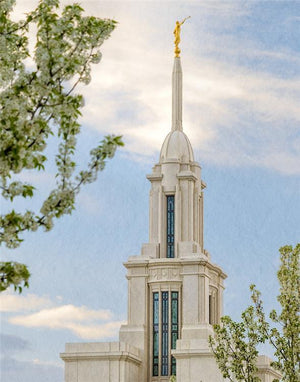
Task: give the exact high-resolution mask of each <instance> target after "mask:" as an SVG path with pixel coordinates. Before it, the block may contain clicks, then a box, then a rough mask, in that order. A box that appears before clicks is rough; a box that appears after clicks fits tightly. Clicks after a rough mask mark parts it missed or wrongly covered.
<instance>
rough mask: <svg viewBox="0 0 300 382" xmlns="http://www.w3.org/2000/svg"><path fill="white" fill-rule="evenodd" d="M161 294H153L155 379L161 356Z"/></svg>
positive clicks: (153, 368)
mask: <svg viewBox="0 0 300 382" xmlns="http://www.w3.org/2000/svg"><path fill="white" fill-rule="evenodd" d="M158 317H159V294H158V292H154V293H153V354H152V356H153V365H152V374H153V377H156V376H158V356H159V354H158V353H159V318H158Z"/></svg>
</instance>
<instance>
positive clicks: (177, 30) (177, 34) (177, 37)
mask: <svg viewBox="0 0 300 382" xmlns="http://www.w3.org/2000/svg"><path fill="white" fill-rule="evenodd" d="M190 17H191V16H189V17H186V18H185V19H184V20H183V21H181V22H180V21H176V26H175V29H174V32H173V33H174V36H175V40H174V44H175V50H174V53H175V57H179V54H180V49H179V47H178V45H179V43H180V32H181V25H182V24H183V23H184V22H185V20H187V19H189V18H190Z"/></svg>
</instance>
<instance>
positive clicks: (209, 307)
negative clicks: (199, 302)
mask: <svg viewBox="0 0 300 382" xmlns="http://www.w3.org/2000/svg"><path fill="white" fill-rule="evenodd" d="M208 315H209V317H208V322H209V323H210V324H211V325H212V324H213V320H212V296H211V294H210V295H209V297H208Z"/></svg>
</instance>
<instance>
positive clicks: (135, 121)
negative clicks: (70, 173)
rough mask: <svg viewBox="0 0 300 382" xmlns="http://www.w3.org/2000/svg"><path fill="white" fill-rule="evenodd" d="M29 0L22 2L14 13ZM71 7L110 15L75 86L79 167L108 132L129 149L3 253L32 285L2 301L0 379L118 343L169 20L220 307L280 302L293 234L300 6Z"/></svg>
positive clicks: (236, 309)
mask: <svg viewBox="0 0 300 382" xmlns="http://www.w3.org/2000/svg"><path fill="white" fill-rule="evenodd" d="M33 4H34V2H33V1H29V0H28V1H22V2H21V1H20V2H19V4H18V10H17V14H18V15H19V14H21V13H22V12H23V13H24V12H26V11H28V10H30V9H32V7H33ZM81 4H82V6H83V7H84V8H85V9H86V12H87V14H93V15H97V16H99V17H110V18H114V19H116V20H117V21H118V22H119V24H118V27H117V29H116V30H115V31H114V32H113V34H112V36H111V38H110V39H109V40H107V41H106V42H105V43H104V45H103V49H102V53H103V59H102V61H101V62H100V64H99V65H97V66H95V67H94V70H93V72H92V82H91V83H90V84H89V85H88V86H87V87H82V89H80V90H81V91H82V93H83V94H84V96H85V107H84V108H83V110H82V112H83V116H82V121H81V123H82V133H81V137H80V144H79V153H78V168H82V167H83V164H84V163H86V161H87V153H88V152H89V150H90V148H92V147H93V146H94V144H95V141H96V142H97V141H99V140H100V139H101V137H102V136H103V135H105V134H107V133H111V132H114V133H117V134H122V135H123V136H124V141H125V143H126V146H125V148H124V149H122V150H119V152H118V153H117V155H116V157H115V158H114V159H113V160H112V161H110V162H109V163H108V164H107V167H106V169H105V171H104V172H103V173H101V174H100V175H99V178H98V180H97V182H96V183H94V184H92V185H89V186H87V187H86V188H85V189H83V190H82V192H81V194H80V195H79V197H78V202H77V208H76V211H75V212H74V213H73V214H72V216H66V217H64V218H62V219H60V220H59V221H57V223H56V225H55V227H54V228H53V230H52V231H51V232H49V233H44V232H42V231H39V232H37V233H30V234H26V235H24V239H25V241H24V243H23V244H22V246H21V247H20V248H18V249H17V250H7V249H5V248H3V249H2V254H3V258H4V259H13V260H16V261H20V262H25V263H26V264H28V266H29V267H30V270H31V273H32V277H31V283H30V288H29V290H26V291H24V293H23V294H22V295H20V296H19V295H16V294H14V293H12V292H7V293H4V294H2V296H1V300H2V301H1V310H2V312H3V313H2V323H1V331H2V340H1V345H2V353H3V354H2V362H3V365H1V368H2V379H1V380H3V382H8V381H9V382H17V381H21V380H22V382H27V381H28V382H29V381H30V382H38V381H48V380H49V381H51V382H61V381H63V363H62V361H61V360H60V359H59V352H62V351H64V344H65V343H66V342H77V341H102V340H113V339H116V338H117V335H118V328H119V326H120V323H121V322H122V321H124V320H126V314H127V283H126V278H125V268H124V267H123V266H122V263H123V262H124V261H126V260H127V258H128V256H130V255H135V254H139V253H140V249H141V245H142V243H145V242H147V239H148V195H149V182H148V181H147V179H146V174H147V173H150V172H151V167H152V166H153V165H154V164H155V163H156V162H157V161H158V156H159V150H160V147H161V145H162V142H163V140H164V137H165V136H166V135H167V133H168V131H169V130H170V125H171V71H172V61H173V34H172V31H173V29H174V25H175V21H176V20H177V19H179V20H181V19H182V18H184V17H186V16H189V15H191V16H192V17H191V19H190V20H188V21H187V22H186V23H185V24H184V27H183V28H182V43H181V49H182V54H181V56H182V66H183V72H184V73H183V75H184V85H183V86H184V91H183V96H184V105H183V128H184V131H185V132H186V133H187V135H188V136H189V138H190V141H191V143H192V146H193V148H194V152H195V158H196V160H197V161H198V162H200V164H201V166H202V169H203V173H202V174H203V179H204V181H205V182H206V183H207V188H206V190H205V238H204V239H205V248H206V249H207V250H208V251H209V252H210V253H211V256H212V260H213V262H215V263H217V264H219V265H220V266H221V267H222V268H223V269H224V271H225V272H226V273H227V275H228V279H227V280H226V291H225V295H224V312H225V313H226V314H230V315H232V316H233V317H234V318H235V319H238V317H239V313H240V312H241V310H243V309H244V308H245V307H246V306H247V304H248V303H249V292H248V287H249V284H251V283H252V282H254V283H256V284H257V285H258V286H259V288H260V290H261V291H262V293H263V299H264V301H265V305H266V310H270V309H271V308H272V307H273V306H277V303H276V294H277V282H276V270H277V268H278V265H279V256H278V248H279V247H280V246H282V245H285V244H293V245H294V244H296V242H297V241H299V237H300V235H299V234H300V232H299V231H300V217H299V216H300V214H299V210H300V177H299V175H300V133H299V122H300V108H299V101H300V76H299V64H300V55H299V47H298V46H297V44H298V42H299V37H300V36H299V21H300V2H298V1H296V2H293V1H257V2H256V1H248V2H242V1H241V2H239V1H228V2H227V1H203V2H201V3H200V2H173V1H165V2H159V3H158V2H155V1H151V2H140V1H136V2H127V1H123V2H118V3H117V2H114V1H109V2H108V1H104V2H100V1H90V0H86V1H82V2H81ZM54 149H55V148H54V142H52V143H51V144H50V146H49V149H48V155H49V165H48V167H47V171H46V173H44V174H38V175H36V174H33V173H26V174H24V175H23V174H22V175H21V176H23V178H24V179H27V180H33V181H34V182H35V185H36V186H37V187H38V189H39V190H40V196H39V197H37V198H35V199H34V200H33V201H32V204H33V205H34V206H36V207H37V208H38V206H39V202H40V200H42V197H43V196H46V195H47V192H48V191H49V189H50V187H51V184H53V171H54V169H53V166H52V163H51V160H53V158H54V155H55V150H54ZM18 207H19V208H25V206H24V205H23V202H20V204H19V205H18Z"/></svg>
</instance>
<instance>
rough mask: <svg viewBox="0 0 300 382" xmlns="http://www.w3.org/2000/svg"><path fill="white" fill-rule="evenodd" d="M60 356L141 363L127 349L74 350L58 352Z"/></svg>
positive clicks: (69, 359)
mask: <svg viewBox="0 0 300 382" xmlns="http://www.w3.org/2000/svg"><path fill="white" fill-rule="evenodd" d="M60 358H61V359H63V360H64V361H69V362H70V361H71V362H72V361H95V360H107V361H116V360H118V361H128V362H133V363H135V364H137V365H140V364H141V363H142V360H141V359H140V358H139V357H137V356H136V355H135V354H132V353H130V352H127V351H116V352H75V353H60Z"/></svg>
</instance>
